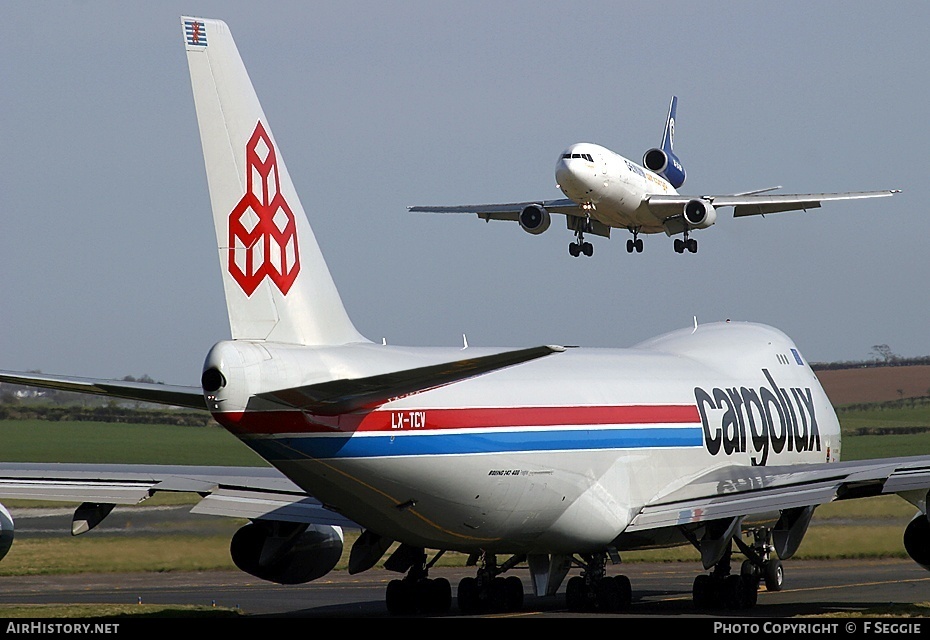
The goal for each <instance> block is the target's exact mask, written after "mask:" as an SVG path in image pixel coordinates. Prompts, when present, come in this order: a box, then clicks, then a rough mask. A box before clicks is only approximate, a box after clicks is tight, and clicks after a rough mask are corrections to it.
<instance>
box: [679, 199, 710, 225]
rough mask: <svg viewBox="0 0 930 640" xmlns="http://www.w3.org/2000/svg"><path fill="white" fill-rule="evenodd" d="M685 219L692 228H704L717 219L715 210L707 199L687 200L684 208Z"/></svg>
mask: <svg viewBox="0 0 930 640" xmlns="http://www.w3.org/2000/svg"><path fill="white" fill-rule="evenodd" d="M684 216H685V220H686V221H687V222H688V226H689V227H690V228H692V229H706V228H707V227H709V226H711V225H712V224H714V223H715V222H716V221H717V210H716V209H714V205H712V204H711V203H710V202H708V201H707V200H701V199H699V198H695V199H694V200H688V202H687V203H686V204H685V209H684Z"/></svg>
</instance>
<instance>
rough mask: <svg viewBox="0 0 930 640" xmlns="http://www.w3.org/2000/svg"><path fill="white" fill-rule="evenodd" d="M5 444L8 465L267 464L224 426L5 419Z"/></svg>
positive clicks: (1, 426)
mask: <svg viewBox="0 0 930 640" xmlns="http://www.w3.org/2000/svg"><path fill="white" fill-rule="evenodd" d="M0 442H2V443H3V447H2V454H0V458H2V461H3V462H86V463H118V464H190V465H234V466H264V465H265V462H264V461H263V460H262V459H261V458H259V457H258V456H257V455H256V454H255V453H253V452H252V450H251V449H249V448H248V447H246V446H245V445H244V444H242V443H241V442H240V441H239V440H238V439H237V438H236V437H235V436H233V435H232V434H230V433H229V432H228V431H226V430H225V429H223V428H221V427H218V426H213V427H179V426H174V425H158V424H154V425H153V424H144V425H137V424H118V423H110V422H48V421H44V420H2V421H0Z"/></svg>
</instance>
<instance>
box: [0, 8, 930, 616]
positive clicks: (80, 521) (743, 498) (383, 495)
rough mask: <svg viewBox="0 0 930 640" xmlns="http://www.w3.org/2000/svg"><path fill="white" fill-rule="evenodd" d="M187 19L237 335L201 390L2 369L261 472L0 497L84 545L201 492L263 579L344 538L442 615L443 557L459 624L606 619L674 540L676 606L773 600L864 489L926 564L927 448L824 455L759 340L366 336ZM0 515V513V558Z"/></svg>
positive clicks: (399, 598) (749, 335) (392, 588)
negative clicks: (202, 444) (147, 419)
mask: <svg viewBox="0 0 930 640" xmlns="http://www.w3.org/2000/svg"><path fill="white" fill-rule="evenodd" d="M181 26H182V38H183V42H184V47H185V50H186V54H187V61H188V67H189V71H190V78H191V86H192V90H193V96H194V104H195V107H196V113H197V121H198V125H199V130H200V136H201V142H202V148H203V156H204V162H205V166H206V173H207V183H208V188H209V192H210V201H211V205H212V215H213V222H214V227H215V231H216V251H217V256H218V258H219V264H220V273H221V277H222V282H223V287H224V291H225V297H226V305H227V311H228V316H229V323H230V333H231V336H230V338H231V339H222V340H220V341H219V342H217V343H216V344H215V345H213V346H212V348H210V349H209V351H208V352H207V354H206V357H205V360H204V365H203V369H202V376H201V386H199V387H185V386H168V385H161V384H147V383H141V382H124V381H113V380H99V379H87V378H78V377H72V376H62V375H41V374H35V373H17V372H9V371H6V372H2V373H0V381H2V382H8V383H16V384H27V385H33V386H39V387H50V388H54V389H65V390H70V391H81V392H85V393H93V394H102V395H105V396H110V397H114V398H129V399H133V400H143V401H146V402H160V403H163V404H166V405H174V406H183V407H197V408H203V409H207V410H209V411H210V412H211V413H212V415H213V417H214V418H215V419H216V421H217V422H219V423H220V424H221V425H223V426H224V427H225V428H226V429H228V430H229V431H230V432H231V433H233V434H235V435H236V436H237V437H239V438H240V439H241V440H242V441H243V442H244V443H245V444H247V445H248V446H249V447H251V448H252V449H253V450H254V451H256V452H257V453H258V454H260V455H261V456H262V457H263V458H264V459H265V460H266V461H267V462H268V463H269V465H270V467H269V468H267V469H237V468H211V467H199V468H191V467H138V466H133V465H104V466H94V465H77V466H72V465H47V464H44V465H43V464H35V465H31V464H25V465H14V464H0V497H4V498H10V497H31V498H44V499H50V498H52V499H59V500H68V501H80V502H81V505H80V506H79V507H78V508H77V510H76V511H75V515H74V522H73V526H72V531H73V533H75V534H80V533H84V532H86V531H90V530H93V528H94V527H95V526H96V525H97V524H99V522H101V521H102V520H103V519H104V518H106V517H107V515H108V514H109V513H110V512H111V510H112V509H113V508H114V505H118V504H133V503H136V502H140V501H142V500H144V499H145V498H147V497H148V496H150V495H152V494H153V493H155V492H164V491H183V492H196V493H198V494H200V495H201V496H202V497H203V500H202V501H201V502H199V503H198V504H197V505H196V506H195V507H194V509H193V510H194V511H196V512H198V513H211V514H216V515H224V516H236V517H241V518H248V520H249V522H248V523H247V524H245V525H244V526H243V527H242V528H241V529H240V530H239V531H238V532H237V533H236V534H235V535H234V536H233V539H232V541H231V543H230V553H231V556H232V558H233V560H234V561H235V563H236V565H237V566H238V567H239V568H241V569H242V570H243V571H246V572H248V573H250V574H251V575H254V576H257V577H259V578H261V579H263V580H269V581H273V582H276V583H281V584H297V583H303V582H307V581H310V580H314V579H317V578H320V577H321V576H324V575H326V574H327V573H328V572H330V571H331V570H333V569H334V567H335V566H336V563H337V562H338V561H339V559H340V557H341V556H342V553H343V547H344V544H345V542H346V537H345V536H344V531H345V530H346V529H349V530H357V531H359V535H358V537H357V538H356V539H355V542H354V543H353V544H352V547H351V550H350V553H349V563H348V571H349V572H350V573H353V574H354V573H358V572H362V571H365V570H367V569H370V568H371V567H374V566H375V565H377V564H379V563H383V566H384V567H386V568H387V569H389V570H392V571H396V572H398V578H397V579H395V580H392V581H391V582H390V583H389V584H388V585H387V589H386V596H385V602H386V607H387V609H388V610H389V611H390V612H392V613H394V614H410V613H444V612H447V611H449V610H450V609H451V607H452V604H453V596H452V594H453V591H452V586H451V584H450V583H449V581H448V580H447V579H446V578H444V577H442V576H441V575H437V574H439V573H440V570H438V569H436V568H435V562H436V561H437V560H438V559H439V557H441V556H442V555H443V554H444V553H445V552H447V551H457V552H461V553H464V554H467V557H468V558H469V564H470V565H471V566H474V568H475V574H474V577H472V576H469V577H466V578H464V579H463V580H461V582H460V583H459V584H458V587H457V590H456V592H455V601H456V602H457V606H458V610H459V611H460V612H462V613H473V612H481V611H516V610H519V609H521V608H522V606H523V598H524V593H525V589H526V588H527V586H526V584H525V583H524V581H523V579H521V577H520V576H524V577H526V578H527V579H528V581H529V587H530V588H531V589H532V592H533V593H535V594H536V595H538V596H541V597H543V596H549V597H555V596H558V597H560V598H561V597H563V596H564V598H565V603H566V606H567V607H568V608H569V609H570V610H573V611H603V612H610V611H617V610H621V609H625V608H628V607H630V606H634V605H635V603H634V601H633V586H632V585H631V583H630V580H629V579H628V578H627V577H625V576H624V574H623V572H622V569H623V564H622V561H623V558H624V555H625V554H626V553H628V552H630V551H633V550H637V549H645V548H654V547H668V546H675V545H691V546H693V547H694V549H695V554H696V556H697V557H699V558H700V560H701V563H702V566H703V568H704V571H703V572H702V573H700V574H699V575H697V576H696V577H695V579H694V583H693V601H694V604H695V605H696V606H697V607H701V608H710V609H713V608H727V609H732V610H740V609H744V608H748V607H751V606H753V605H755V604H756V602H757V598H758V596H759V589H760V586H761V585H764V587H765V589H766V590H778V589H781V588H782V585H783V580H784V579H785V574H784V566H783V564H782V563H783V561H785V560H787V559H789V558H791V557H792V555H793V554H794V553H795V551H796V550H797V549H798V547H799V545H800V544H801V542H802V540H803V539H804V535H805V533H806V531H807V528H808V524H809V523H810V521H811V517H812V515H813V513H814V509H815V508H816V507H817V506H818V505H821V504H824V503H828V502H831V501H834V500H846V499H852V498H858V497H862V496H872V495H880V494H897V495H899V496H900V497H902V498H903V499H905V500H906V501H908V502H910V503H912V504H913V506H914V512H915V516H914V519H913V520H912V521H911V523H910V524H909V525H908V526H907V528H906V530H905V533H904V541H905V547H906V548H907V550H908V553H910V555H911V557H912V558H913V559H914V560H915V561H916V562H918V563H919V564H921V565H922V566H924V567H926V568H930V520H928V518H927V500H926V497H927V492H928V489H930V456H918V457H912V458H898V459H885V460H868V461H855V462H843V461H841V453H842V441H841V433H840V425H839V423H838V421H837V417H836V414H835V412H834V410H833V407H832V406H831V404H830V401H829V399H828V398H827V396H826V394H825V393H824V391H823V388H822V387H821V385H820V383H819V381H818V380H817V377H816V376H815V374H814V372H813V370H812V369H811V367H810V366H809V364H808V363H807V361H806V360H805V358H804V356H803V355H802V352H801V350H800V348H799V347H798V346H797V345H796V344H795V343H794V342H793V341H792V340H791V339H790V338H789V337H788V336H786V335H785V334H784V333H782V332H781V331H779V330H777V329H775V328H772V327H769V326H766V325H763V324H756V323H752V322H735V321H734V322H730V321H726V322H715V323H708V324H701V325H697V324H696V325H695V326H693V327H687V328H684V329H681V330H678V331H673V332H671V333H667V334H665V335H661V336H658V337H656V338H653V339H651V340H647V341H645V342H642V343H640V344H637V345H634V346H632V347H629V348H583V347H563V346H559V345H546V344H541V345H535V346H534V345H531V346H523V347H519V348H475V347H473V346H467V345H466V347H465V348H464V349H462V348H461V347H459V346H458V345H456V346H454V347H449V348H438V347H404V346H393V345H387V344H383V343H380V342H371V341H369V340H368V339H366V338H365V337H364V336H363V335H361V334H360V333H359V332H358V330H357V329H356V327H355V325H354V324H353V323H352V321H351V319H350V318H349V316H348V314H347V312H346V309H345V307H344V306H343V303H342V301H341V297H340V294H339V292H338V290H337V288H336V285H335V283H334V281H333V279H332V277H331V275H330V272H329V269H328V268H327V266H326V262H325V260H324V258H323V253H322V251H321V250H320V247H319V246H318V244H317V241H316V239H315V237H314V234H313V230H312V229H311V226H310V222H309V220H308V217H307V215H306V214H305V212H304V209H303V207H302V205H301V202H300V199H299V198H298V195H297V191H296V190H295V188H294V185H293V183H292V181H291V177H290V174H289V173H288V170H287V168H286V166H285V162H284V156H283V154H282V147H281V145H280V144H279V141H278V140H276V139H275V137H274V135H273V133H272V129H271V126H270V124H269V120H268V118H267V117H266V115H265V112H264V111H263V109H262V107H261V105H260V103H259V100H258V97H257V96H256V93H255V91H254V89H253V86H252V82H251V80H250V78H249V75H248V73H247V72H246V69H245V66H244V65H243V63H242V60H241V58H240V56H239V53H238V50H237V48H236V46H235V43H234V41H233V38H232V35H231V33H230V31H229V29H228V27H227V26H226V24H225V23H223V22H221V21H218V20H207V19H202V18H192V17H185V18H182V20H181ZM179 135H180V134H179ZM317 215H319V214H317ZM340 250H343V251H345V250H347V249H346V248H345V247H343V248H341V249H340ZM27 303H28V301H23V304H27ZM37 348H38V347H37ZM272 467H273V468H272ZM12 527H13V521H12V518H10V515H9V513H8V512H6V511H5V510H2V509H0V551H2V550H3V549H4V547H5V548H9V543H12V533H13V528H12Z"/></svg>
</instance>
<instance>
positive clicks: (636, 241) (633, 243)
mask: <svg viewBox="0 0 930 640" xmlns="http://www.w3.org/2000/svg"><path fill="white" fill-rule="evenodd" d="M630 233H632V234H633V237H632V238H630V239H629V240H627V241H626V252H627V253H633V252H634V251H635V252H636V253H642V252H643V239H642V238H640V237H639V231H638V230H636V229H630Z"/></svg>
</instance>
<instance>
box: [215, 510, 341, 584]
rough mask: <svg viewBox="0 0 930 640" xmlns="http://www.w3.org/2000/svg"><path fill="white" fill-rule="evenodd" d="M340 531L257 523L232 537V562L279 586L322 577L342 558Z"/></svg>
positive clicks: (329, 527) (302, 525) (299, 525)
mask: <svg viewBox="0 0 930 640" xmlns="http://www.w3.org/2000/svg"><path fill="white" fill-rule="evenodd" d="M342 546H343V537H342V529H340V528H339V527H331V526H327V525H306V524H302V523H293V522H272V521H266V520H257V521H254V522H250V523H249V524H247V525H245V526H244V527H242V528H241V529H239V530H238V531H236V533H235V535H233V538H232V542H231V543H230V545H229V551H230V555H231V556H232V559H233V562H235V563H236V566H237V567H239V568H240V569H241V570H242V571H245V572H246V573H248V574H250V575H253V576H255V577H256V578H261V579H262V580H267V581H269V582H276V583H278V584H303V583H304V582H310V581H311V580H316V579H317V578H321V577H322V576H325V575H326V574H327V573H329V572H330V571H332V570H333V568H335V566H336V563H337V562H339V559H340V558H341V557H342Z"/></svg>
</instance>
